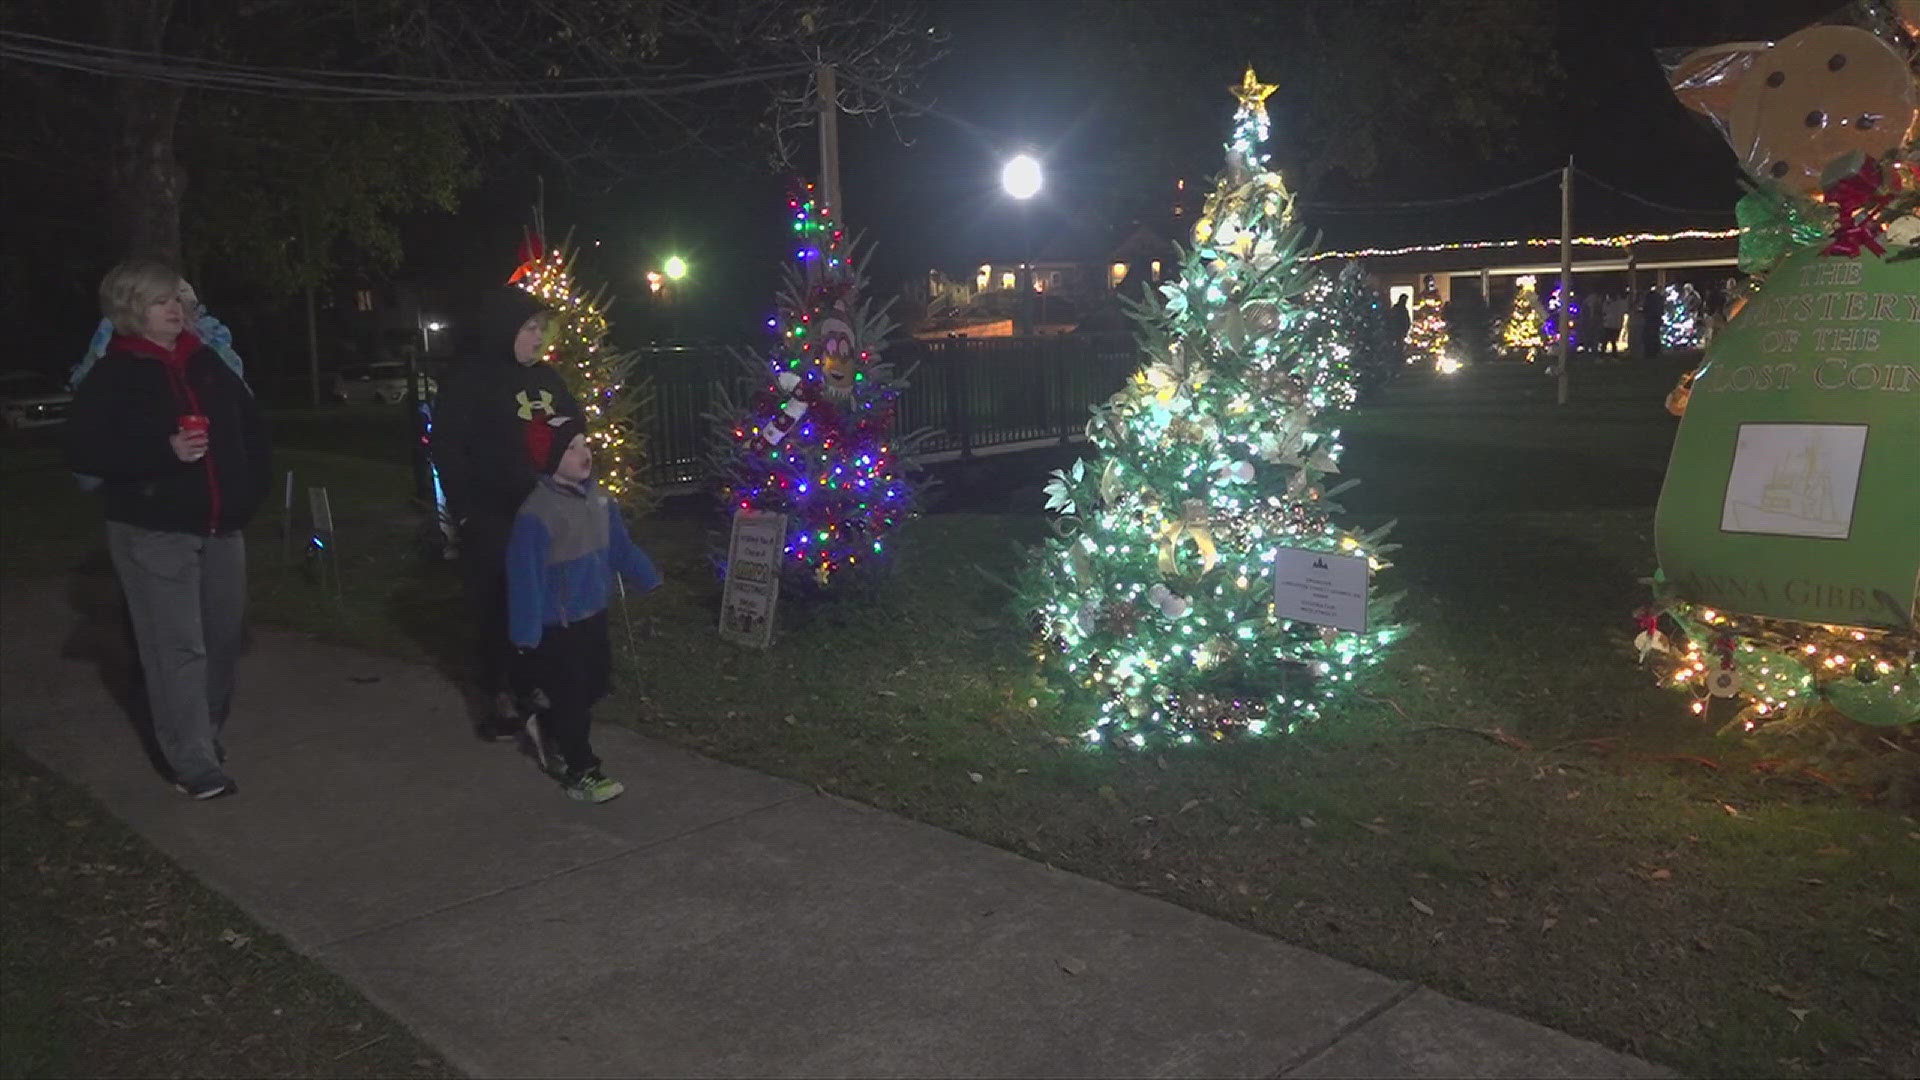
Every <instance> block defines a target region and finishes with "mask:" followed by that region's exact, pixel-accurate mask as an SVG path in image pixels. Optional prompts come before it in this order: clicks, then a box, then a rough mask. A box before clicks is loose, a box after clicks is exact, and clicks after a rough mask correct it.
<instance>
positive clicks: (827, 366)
mask: <svg viewBox="0 0 1920 1080" xmlns="http://www.w3.org/2000/svg"><path fill="white" fill-rule="evenodd" d="M787 210H788V221H789V224H790V225H791V227H792V239H793V244H794V261H793V262H792V263H791V264H789V265H788V267H787V273H786V283H785V286H784V287H783V288H782V290H781V292H780V297H779V311H778V313H777V314H776V315H775V316H774V317H773V318H772V319H769V320H768V326H769V327H770V328H771V329H772V330H773V331H774V338H775V341H774V344H773V346H772V347H771V348H770V349H768V350H767V351H766V352H764V353H761V354H755V355H748V356H745V357H743V358H742V359H743V362H744V364H745V366H746V368H747V372H748V374H747V382H748V385H749V386H750V387H751V388H752V389H751V391H750V392H751V394H752V396H751V397H750V398H749V399H748V400H747V401H745V402H744V403H741V404H737V405H736V404H734V403H731V402H727V403H725V404H723V407H722V408H721V409H720V411H719V412H718V413H717V414H716V416H715V419H716V423H717V426H716V429H715V445H716V447H717V449H716V451H715V455H714V461H713V472H714V476H715V482H716V486H717V488H718V492H719V496H720V505H721V507H722V508H724V509H725V510H726V511H727V512H729V513H731V512H733V511H735V510H762V511H771V512H777V513H782V514H785V515H787V546H786V561H785V564H784V566H785V572H784V573H783V575H782V576H783V578H785V579H786V580H788V581H789V582H791V583H793V584H796V585H802V586H807V587H812V588H817V589H823V588H827V587H829V586H833V585H836V584H838V583H841V582H845V581H848V580H852V579H856V578H859V577H863V576H866V574H867V572H869V571H873V570H877V569H879V568H881V567H884V566H885V565H887V563H888V556H889V555H890V554H891V551H892V544H893V542H894V539H895V537H894V531H895V530H896V529H898V528H899V527H900V526H901V525H902V524H904V523H905V522H906V521H907V520H908V519H909V518H910V517H912V516H913V515H914V513H915V508H916V506H917V502H918V494H919V485H918V483H917V480H916V477H915V475H914V473H913V472H912V470H911V469H910V468H909V466H908V457H909V455H910V454H911V453H912V450H913V445H914V444H915V443H916V442H917V441H918V438H919V437H918V436H917V435H907V436H902V435H900V434H898V433H897V432H896V431H895V430H894V418H895V408H896V403H897V401H898V399H899V396H900V391H901V390H903V389H904V388H905V387H906V382H905V381H904V380H903V379H901V378H899V377H896V375H895V374H894V371H893V368H892V366H891V365H890V364H888V363H886V362H885V361H884V360H882V359H881V348H882V345H883V344H884V342H885V340H886V337H887V335H888V334H889V333H890V332H891V331H892V329H893V323H892V321H891V320H890V319H889V318H888V316H887V312H886V309H885V307H882V308H880V309H878V310H876V309H875V308H874V307H873V306H872V305H871V303H870V302H868V301H866V300H864V299H862V298H861V295H860V291H861V288H862V287H863V286H864V285H865V283H866V278H865V274H864V272H863V262H864V260H863V259H859V258H856V257H855V254H854V251H853V244H852V243H851V242H850V241H849V240H848V239H847V238H846V234H845V232H844V230H843V229H842V228H841V226H840V225H839V223H837V222H836V221H834V219H833V217H832V213H831V208H830V207H827V206H825V205H822V204H821V203H820V202H819V200H818V198H817V197H816V194H815V191H814V186H813V185H812V184H805V185H804V186H800V187H797V188H796V189H795V190H794V191H793V192H791V193H790V194H789V196H788V199H787Z"/></svg>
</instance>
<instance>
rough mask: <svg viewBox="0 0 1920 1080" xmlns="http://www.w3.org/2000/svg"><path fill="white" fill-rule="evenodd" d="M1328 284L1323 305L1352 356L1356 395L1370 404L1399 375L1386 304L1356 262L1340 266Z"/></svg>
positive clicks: (1400, 365) (1348, 362)
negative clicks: (1328, 295)
mask: <svg viewBox="0 0 1920 1080" xmlns="http://www.w3.org/2000/svg"><path fill="white" fill-rule="evenodd" d="M1324 273H1326V272H1325V271H1323V274H1324ZM1330 284H1331V288H1330V290H1329V291H1330V294H1331V295H1330V297H1329V298H1328V299H1327V300H1326V301H1325V304H1326V306H1328V307H1330V308H1331V309H1332V311H1333V319H1334V322H1335V323H1336V324H1337V325H1338V326H1339V327H1340V333H1341V337H1342V340H1344V341H1345V343H1346V346H1347V349H1348V351H1349V353H1350V354H1351V355H1350V356H1349V357H1348V360H1347V364H1348V366H1349V367H1350V368H1351V369H1352V370H1353V382H1354V391H1355V394H1356V396H1357V399H1358V400H1359V401H1361V402H1366V401H1370V400H1372V398H1373V396H1374V395H1375V394H1377V393H1379V392H1380V390H1381V389H1382V388H1384V387H1385V386H1386V385H1387V384H1388V383H1389V382H1392V381H1393V380H1394V379H1396V378H1398V377H1399V376H1400V371H1401V367H1402V364H1401V361H1400V350H1399V349H1398V348H1396V347H1395V345H1396V342H1394V340H1393V331H1392V329H1391V328H1390V327H1389V326H1388V325H1387V305H1386V301H1385V299H1384V298H1383V297H1382V296H1381V293H1380V290H1379V289H1378V288H1376V287H1375V286H1374V284H1373V282H1372V281H1369V280H1368V279H1367V274H1366V271H1365V270H1363V269H1361V267H1360V264H1359V263H1357V262H1353V261H1348V262H1346V263H1345V264H1344V265H1342V266H1341V267H1340V270H1339V272H1338V273H1337V274H1334V275H1332V276H1331V282H1330Z"/></svg>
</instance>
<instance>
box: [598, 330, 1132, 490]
mask: <svg viewBox="0 0 1920 1080" xmlns="http://www.w3.org/2000/svg"><path fill="white" fill-rule="evenodd" d="M887 360H888V362H890V363H891V364H893V366H894V370H895V371H897V372H900V373H902V374H904V375H905V376H906V378H907V381H908V386H907V389H906V390H905V392H903V393H902V394H901V397H900V411H899V428H900V430H901V431H903V432H904V431H914V430H918V429H920V428H931V429H933V432H934V434H933V436H932V437H931V438H930V439H928V440H927V441H926V443H925V444H924V446H923V447H922V451H921V456H922V459H923V460H927V459H936V460H937V459H940V458H945V457H964V456H967V455H970V454H973V453H975V452H977V451H982V450H988V449H992V448H1004V447H1009V446H1012V445H1014V444H1019V443H1038V442H1041V441H1044V440H1055V441H1061V442H1064V441H1066V440H1068V439H1070V438H1073V437H1075V436H1078V435H1080V434H1081V433H1083V432H1084V431H1085V429H1086V425H1087V410H1088V409H1090V408H1091V407H1093V406H1094V405H1096V404H1098V403H1100V402H1103V401H1105V400H1106V399H1107V398H1109V397H1111V396H1113V393H1114V392H1115V391H1116V390H1119V389H1120V387H1121V386H1122V385H1123V384H1124V383H1125V382H1126V380H1127V377H1128V376H1129V375H1131V374H1132V373H1133V371H1134V369H1136V368H1137V367H1139V364H1140V361H1139V356H1138V354H1137V352H1136V351H1135V349H1134V344H1133V341H1132V339H1131V338H1130V337H1127V336H1125V335H1105V334H1101V335H1092V334H1089V335H1061V336H1055V337H1021V338H952V339H948V340H944V341H929V342H920V341H904V342H900V343H897V344H894V345H890V346H889V347H888V349H887ZM744 374H745V371H744V369H743V367H742V366H741V364H740V361H739V360H738V359H737V358H736V356H735V355H734V354H733V353H731V352H729V351H728V350H727V349H726V348H725V347H724V346H690V347H686V346H683V347H671V348H652V349H643V350H641V351H640V353H639V356H638V358H637V359H636V362H635V367H634V376H635V378H636V379H645V380H650V381H651V383H652V389H653V407H652V408H651V409H650V410H648V411H647V415H648V420H647V422H646V423H647V428H646V434H647V451H648V454H647V456H648V460H649V479H650V481H651V482H652V483H653V484H654V485H655V486H656V487H660V488H673V487H678V486H681V485H684V484H688V483H695V482H699V481H700V480H701V479H702V478H703V475H702V474H703V472H704V469H705V462H706V456H707V452H708V449H709V443H708V439H709V438H710V437H711V425H710V424H709V422H708V420H707V419H706V418H707V416H708V414H710V413H711V412H713V411H714V409H715V408H716V407H717V406H718V405H719V402H720V397H721V395H722V394H723V393H724V394H726V395H728V396H730V397H732V398H733V399H734V400H736V401H737V400H741V399H742V398H743V397H744V396H746V395H749V394H751V393H753V392H755V391H757V390H758V389H759V387H751V388H749V387H746V386H745V385H744V384H743V382H742V377H743V376H744Z"/></svg>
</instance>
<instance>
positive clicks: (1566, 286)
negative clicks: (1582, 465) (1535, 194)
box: [1558, 154, 1573, 405]
mask: <svg viewBox="0 0 1920 1080" xmlns="http://www.w3.org/2000/svg"><path fill="white" fill-rule="evenodd" d="M1572 363H1573V155H1572V154H1568V155H1567V163H1566V165H1565V166H1564V167H1562V168H1561V170H1560V390H1559V394H1558V398H1559V402H1560V404H1562V405H1565V404H1566V403H1567V368H1568V367H1570V366H1571V365H1572Z"/></svg>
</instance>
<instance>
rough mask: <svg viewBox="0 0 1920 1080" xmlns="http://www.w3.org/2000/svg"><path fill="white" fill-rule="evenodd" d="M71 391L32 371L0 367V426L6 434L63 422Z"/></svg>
mask: <svg viewBox="0 0 1920 1080" xmlns="http://www.w3.org/2000/svg"><path fill="white" fill-rule="evenodd" d="M72 404H73V395H72V394H71V393H69V392H68V391H67V388H66V387H64V386H61V385H60V383H59V381H58V380H56V379H53V378H51V377H49V376H46V375H41V374H38V373H37V372H32V371H0V427H3V428H5V429H6V431H7V433H8V434H13V433H15V432H21V431H32V430H33V429H35V428H43V427H51V426H53V425H54V424H64V423H66V420H67V407H68V406H70V405H72Z"/></svg>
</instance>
